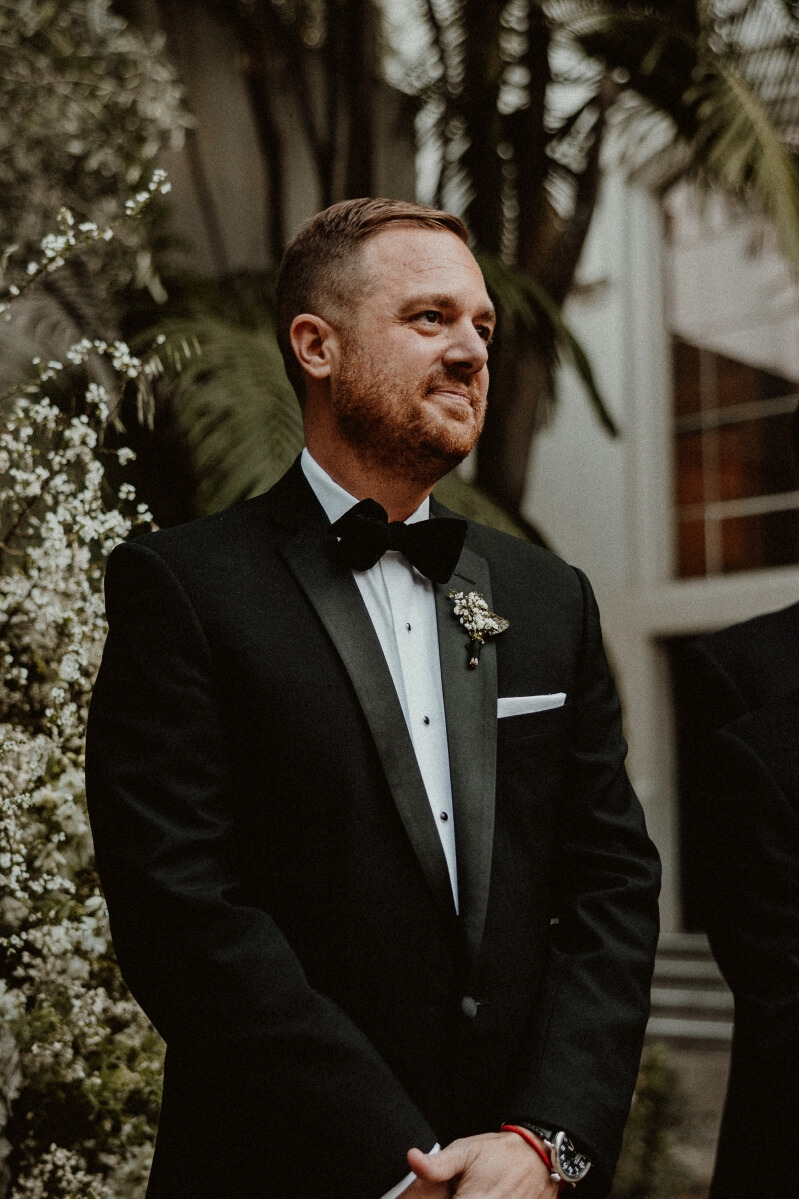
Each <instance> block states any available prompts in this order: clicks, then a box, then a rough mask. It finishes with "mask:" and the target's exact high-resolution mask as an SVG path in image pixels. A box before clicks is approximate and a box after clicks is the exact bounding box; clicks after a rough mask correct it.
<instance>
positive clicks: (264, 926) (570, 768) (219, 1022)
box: [87, 463, 658, 1199]
mask: <svg viewBox="0 0 799 1199" xmlns="http://www.w3.org/2000/svg"><path fill="white" fill-rule="evenodd" d="M432 507H433V512H434V514H440V513H441V511H442V510H441V509H440V507H438V506H437V505H435V504H433V505H432ZM335 546H336V543H335V538H334V537H333V535H332V534H331V532H330V525H329V522H328V521H327V518H326V516H325V515H324V512H323V510H322V508H321V507H320V505H319V504H318V502H317V500H316V498H315V497H314V495H313V493H312V491H311V489H310V487H309V486H308V484H307V482H306V481H305V478H304V476H303V474H302V471H301V469H300V467H299V463H295V465H294V467H293V468H292V469H291V470H290V471H289V473H288V474H287V475H286V476H285V477H284V478H283V479H282V480H281V481H280V482H279V483H278V484H277V486H276V487H274V488H273V489H272V490H271V491H270V492H268V493H267V494H265V495H262V496H259V497H258V498H256V499H254V500H250V501H247V502H246V503H244V504H241V505H239V506H238V507H235V508H233V509H230V510H228V511H226V512H222V513H219V514H218V515H215V516H211V517H208V518H206V519H204V520H201V521H197V522H194V523H192V524H189V525H186V526H183V527H181V528H175V529H168V530H164V531H161V532H158V533H155V534H152V535H148V536H146V537H144V538H142V539H140V540H138V541H135V542H133V543H130V544H127V545H124V546H121V547H119V548H117V549H116V550H115V551H114V553H113V554H112V555H111V559H110V561H109V564H108V571H107V577H106V598H107V607H108V616H109V624H110V633H109V637H108V642H107V646H106V650H105V655H104V658H103V663H102V667H101V670H100V674H99V678H98V680H97V686H96V689H95V693H94V697H93V701H92V706H91V713H90V720H89V733H88V742H87V793H88V801H89V808H90V813H91V819H92V827H93V831H94V836H95V842H96V850H97V861H98V866H99V870H100V874H101V877H102V880H103V885H104V887H105V891H106V895H107V898H108V904H109V909H110V913H111V924H112V931H113V935H114V943H115V946H116V950H117V953H118V957H119V960H120V963H121V966H122V970H123V972H124V975H125V978H126V979H127V981H128V983H129V985H130V987H131V990H132V991H133V993H134V995H135V996H136V997H137V998H138V999H139V1001H140V1002H141V1004H142V1006H143V1007H144V1009H145V1011H146V1012H147V1013H148V1014H149V1015H150V1017H151V1019H152V1020H153V1022H154V1024H155V1025H156V1026H157V1028H158V1029H159V1031H160V1032H161V1033H162V1035H163V1037H164V1038H165V1040H166V1042H167V1059H166V1067H165V1086H164V1098H163V1108H162V1117H161V1124H160V1126H159V1132H158V1140H157V1146H156V1152H155V1159H154V1164H153V1169H152V1174H151V1180H150V1188H149V1190H148V1196H150V1197H151V1199H155V1197H157V1199H167V1197H168V1199H184V1197H185V1199H189V1197H191V1199H202V1197H205V1196H208V1197H209V1199H210V1197H211V1196H213V1197H214V1199H250V1197H252V1199H255V1197H256V1196H258V1197H259V1199H265V1197H275V1199H309V1197H310V1196H314V1197H315V1199H376V1197H377V1196H380V1195H381V1194H382V1193H383V1192H384V1191H386V1190H388V1189H389V1188H390V1187H391V1186H393V1185H394V1184H395V1183H396V1182H398V1181H399V1179H400V1178H402V1177H403V1176H404V1174H405V1173H406V1172H407V1163H406V1160H405V1153H406V1151H407V1149H408V1148H410V1147H411V1146H414V1145H415V1146H418V1147H420V1148H422V1149H424V1150H428V1149H430V1148H431V1147H432V1145H433V1143H434V1142H435V1141H436V1140H438V1141H440V1142H441V1143H442V1144H443V1143H446V1142H448V1141H450V1140H452V1139H453V1138H455V1137H457V1136H462V1135H468V1134H472V1133H476V1132H480V1131H489V1130H492V1129H496V1128H497V1127H498V1126H499V1124H500V1122H502V1121H503V1120H508V1119H513V1118H517V1119H518V1118H527V1119H532V1118H537V1119H538V1120H539V1121H542V1122H545V1123H548V1124H549V1125H551V1126H553V1127H556V1128H557V1127H565V1128H567V1129H569V1130H570V1131H571V1132H572V1134H573V1135H574V1137H575V1138H576V1139H577V1141H578V1142H579V1143H580V1145H582V1146H583V1147H584V1148H585V1149H586V1151H587V1152H589V1153H590V1154H591V1156H592V1157H593V1158H594V1161H595V1163H596V1164H595V1167H594V1169H593V1171H592V1172H591V1174H589V1176H588V1179H587V1180H586V1183H585V1184H584V1185H583V1188H582V1189H583V1193H584V1194H585V1195H587V1196H591V1195H594V1196H602V1195H605V1194H606V1193H607V1190H608V1187H609V1180H610V1177H611V1174H612V1170H613V1166H614V1162H615V1159H616V1155H617V1153H618V1149H619V1143H620V1138H621V1132H622V1128H623V1125H624V1121H625V1116H626V1113H627V1109H628V1105H629V1102H630V1096H631V1092H632V1088H633V1084H634V1081H635V1077H636V1068H637V1064H638V1058H639V1053H640V1048H641V1042H642V1038H643V1033H644V1027H645V1023H646V1018H647V1012H648V1004H649V981H650V973H651V969H652V961H653V955H654V948H655V940H656V925H657V910H656V897H657V886H658V862H657V856H656V854H655V852H654V850H653V848H652V845H651V843H650V842H649V840H648V838H647V836H646V832H645V829H644V821H643V817H642V813H641V810H640V806H639V804H638V801H637V800H636V798H635V795H634V794H633V791H632V789H631V787H630V784H629V782H628V780H627V777H626V775H625V772H624V765H623V760H624V756H625V744H624V741H623V739H622V735H621V730H620V719H619V703H618V699H617V695H616V691H615V689H614V687H613V684H612V682H611V679H610V676H609V673H608V668H607V664H606V661H605V657H604V653H603V650H602V644H601V635H600V628H599V619H598V615H597V610H596V606H595V603H594V600H593V597H592V594H591V591H590V588H589V586H588V583H587V582H586V580H585V578H584V577H583V576H582V575H581V574H580V573H579V572H578V571H576V570H574V569H573V568H571V567H569V566H566V565H565V564H564V563H563V562H561V561H560V560H559V559H557V558H556V557H554V556H553V555H551V554H549V553H547V552H545V551H543V550H541V549H538V548H536V547H534V546H531V545H527V544H524V543H521V542H519V541H518V540H515V539H513V538H511V537H508V536H506V535H503V534H500V533H496V532H494V531H492V530H489V529H486V528H482V527H480V526H478V525H474V524H470V525H469V532H468V536H467V541H466V544H465V547H464V550H463V553H462V556H461V559H460V563H459V566H458V569H457V572H456V574H455V575H454V576H453V579H452V581H451V584H450V585H451V586H452V587H454V588H457V589H460V590H465V591H472V590H475V591H479V592H481V593H482V594H483V595H484V596H485V598H486V600H487V601H488V603H489V605H490V606H492V607H493V608H494V610H495V611H497V612H498V613H500V614H501V615H502V616H505V617H507V618H508V619H509V621H510V628H509V629H508V630H507V631H506V632H505V633H503V634H502V635H501V636H499V637H497V638H496V639H495V640H493V641H491V642H490V643H489V644H487V645H486V646H485V648H484V649H483V652H482V657H481V661H480V666H479V668H478V669H477V670H470V669H468V667H467V661H468V655H467V637H466V634H465V633H464V631H463V629H462V628H461V626H460V625H459V624H458V621H457V620H456V619H455V617H454V616H453V613H452V604H451V601H450V600H449V599H448V590H449V587H448V586H444V587H437V588H436V593H437V609H438V628H439V640H440V657H441V672H442V680H443V689H444V699H445V707H446V715H447V732H448V741H449V749H450V766H451V775H452V788H453V800H454V811H455V831H456V838H457V855H458V874H459V886H460V898H461V915H460V916H459V917H458V916H456V914H455V909H454V904H453V899H452V893H451V889H450V884H449V878H448V874H447V867H446V862H445V859H444V855H443V850H442V848H441V843H440V840H439V837H438V834H437V831H436V828H435V822H434V819H433V816H432V813H431V810H430V806H429V803H428V800H427V797H426V794H425V790H424V787H423V784H422V781H421V776H420V774H419V769H418V766H417V763H416V758H415V755H414V751H413V748H412V744H411V741H410V737H409V734H408V731H407V728H406V726H405V722H404V719H403V715H402V710H401V708H400V705H399V701H398V699H397V696H396V692H395V690H394V687H393V684H392V681H391V676H390V674H389V671H388V667H387V665H386V663H385V660H384V658H383V655H382V651H381V649H380V645H379V642H378V640H377V636H376V634H375V632H374V629H373V627H372V624H371V622H370V620H369V617H368V614H367V611H366V608H365V607H364V604H363V602H362V600H361V597H360V593H359V592H358V589H357V586H356V584H355V582H354V580H353V578H352V575H351V573H350V572H349V570H347V569H345V568H342V567H341V566H340V565H339V564H338V561H337V558H336V554H335ZM556 691H565V692H566V693H567V696H568V699H567V703H566V704H565V706H564V707H562V708H560V709H554V710H550V711H546V712H542V713H538V714H533V715H525V716H518V717H511V718H509V719H503V720H502V721H500V722H499V723H498V722H497V695H498V694H499V695H504V696H507V695H513V696H522V695H535V694H543V693H551V692H556ZM555 920H557V921H559V922H558V923H553V921H555Z"/></svg>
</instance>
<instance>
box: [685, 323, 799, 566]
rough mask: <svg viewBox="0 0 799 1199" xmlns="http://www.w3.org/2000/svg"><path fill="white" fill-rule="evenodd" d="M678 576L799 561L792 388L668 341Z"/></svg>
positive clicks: (796, 394)
mask: <svg viewBox="0 0 799 1199" xmlns="http://www.w3.org/2000/svg"><path fill="white" fill-rule="evenodd" d="M672 346H673V362H674V436H675V466H676V475H677V477H676V503H677V513H676V517H677V569H678V573H679V575H680V576H681V577H684V578H685V577H691V576H697V575H714V574H726V573H729V572H731V571H739V570H754V569H757V568H758V567H767V566H785V565H787V564H789V563H792V562H799V481H798V480H797V475H796V469H795V465H794V461H793V453H792V448H791V438H790V430H789V425H790V419H791V414H792V413H793V410H794V408H795V407H796V403H797V398H799V387H798V386H797V383H796V382H791V381H789V380H788V379H784V378H781V377H780V376H779V375H774V374H770V373H769V372H768V371H765V370H760V369H758V368H757V367H754V366H749V365H747V364H746V363H743V362H737V361H735V360H734V359H732V358H727V357H725V356H724V355H722V354H717V353H714V352H713V351H711V350H706V349H703V348H702V347H700V346H696V345H692V344H691V343H690V342H688V341H685V340H683V339H681V338H679V337H674V338H673V341H672Z"/></svg>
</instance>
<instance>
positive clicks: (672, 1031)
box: [646, 1016, 732, 1045]
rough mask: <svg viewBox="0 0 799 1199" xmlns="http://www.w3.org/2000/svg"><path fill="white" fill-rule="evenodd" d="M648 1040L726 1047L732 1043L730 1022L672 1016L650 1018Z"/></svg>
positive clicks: (647, 1032)
mask: <svg viewBox="0 0 799 1199" xmlns="http://www.w3.org/2000/svg"><path fill="white" fill-rule="evenodd" d="M646 1035H647V1038H648V1039H649V1040H657V1041H691V1042H692V1043H694V1044H699V1043H701V1042H712V1043H714V1044H717V1045H718V1044H724V1045H728V1044H729V1043H730V1042H731V1041H732V1021H730V1020H690V1019H681V1018H678V1017H672V1016H652V1017H651V1018H650V1020H649V1023H648V1025H647V1028H646Z"/></svg>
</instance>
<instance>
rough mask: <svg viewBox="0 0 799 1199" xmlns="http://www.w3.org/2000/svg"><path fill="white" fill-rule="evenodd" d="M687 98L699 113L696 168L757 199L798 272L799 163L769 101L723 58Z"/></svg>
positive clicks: (727, 186)
mask: <svg viewBox="0 0 799 1199" xmlns="http://www.w3.org/2000/svg"><path fill="white" fill-rule="evenodd" d="M687 100H688V102H689V103H691V104H692V105H693V106H695V108H696V112H697V117H698V122H697V127H698V131H697V136H696V138H695V139H694V143H693V146H692V163H693V166H694V168H695V169H697V170H698V171H700V172H702V173H703V174H706V175H707V176H708V177H709V178H710V179H711V180H714V181H717V182H719V183H720V184H721V185H722V187H724V188H725V189H726V190H727V191H729V192H732V193H733V194H734V195H738V196H742V197H744V198H746V197H753V198H754V199H755V200H756V201H757V203H758V204H759V206H760V207H761V208H762V209H763V211H764V212H765V213H766V214H767V215H768V216H769V217H770V218H771V220H772V221H773V223H774V226H775V228H776V229H777V232H778V234H779V236H780V239H781V241H782V246H783V250H784V252H785V255H786V257H787V258H788V260H789V261H790V263H791V265H792V266H793V269H794V271H795V272H796V273H797V274H799V166H798V165H797V162H796V160H795V159H794V158H793V157H792V156H791V154H790V153H789V152H788V150H787V148H786V146H785V145H784V143H783V142H782V140H781V139H780V137H779V135H778V134H777V131H776V129H775V127H774V124H773V122H772V121H771V119H770V117H769V114H768V112H767V111H766V109H765V107H764V105H763V104H762V102H761V101H760V99H759V98H758V96H756V95H755V93H754V91H753V90H752V88H751V87H750V86H749V85H748V84H747V83H746V82H745V81H744V79H743V78H742V77H741V76H740V75H739V74H738V73H737V72H735V71H734V70H732V69H731V68H730V67H729V66H728V65H727V64H725V63H724V62H717V63H716V64H715V65H714V67H712V68H708V70H707V71H706V72H705V75H704V77H703V78H702V80H701V81H700V82H699V83H698V84H697V85H696V87H695V88H694V89H693V90H692V91H691V92H689V94H688V96H687Z"/></svg>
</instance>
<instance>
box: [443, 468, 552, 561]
mask: <svg viewBox="0 0 799 1199" xmlns="http://www.w3.org/2000/svg"><path fill="white" fill-rule="evenodd" d="M435 496H436V499H437V500H440V501H441V503H442V504H445V505H446V506H447V508H451V509H452V511H453V512H458V513H460V515H461V516H465V517H466V518H467V520H475V521H478V523H479V524H481V525H489V526H490V528H492V529H499V531H500V533H510V534H511V535H512V536H513V537H521V538H522V539H523V540H524V541H534V542H535V543H536V544H537V545H543V544H544V540H543V538H542V537H541V535H540V533H539V532H538V530H537V529H535V528H534V527H533V526H532V525H528V524H527V523H526V522H524V521H522V520H520V519H519V517H518V515H517V514H514V513H511V512H509V511H508V510H507V508H503V507H502V505H501V504H498V503H497V501H496V500H495V499H492V497H491V496H490V495H489V494H488V492H486V491H483V489H482V488H481V487H478V486H477V485H476V484H475V483H469V482H467V480H466V479H464V478H463V477H462V476H461V475H460V474H458V472H457V471H456V470H453V471H451V472H450V473H449V474H448V475H445V476H444V478H443V479H441V480H440V481H439V482H438V483H436V486H435Z"/></svg>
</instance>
